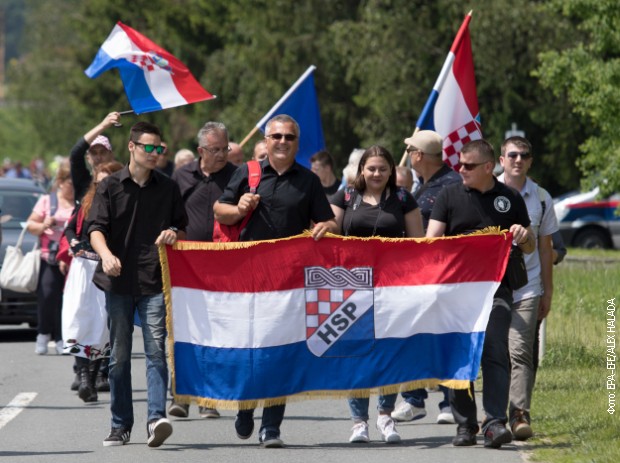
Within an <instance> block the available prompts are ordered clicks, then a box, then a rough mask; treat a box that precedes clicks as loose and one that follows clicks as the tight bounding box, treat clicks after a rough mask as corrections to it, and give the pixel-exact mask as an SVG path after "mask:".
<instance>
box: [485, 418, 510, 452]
mask: <svg viewBox="0 0 620 463" xmlns="http://www.w3.org/2000/svg"><path fill="white" fill-rule="evenodd" d="M510 442H512V434H511V433H510V431H508V429H506V426H505V425H504V424H502V423H501V422H499V421H495V422H493V423H491V424H490V425H489V426H488V427H487V429H486V431H485V432H484V446H485V447H488V448H491V449H498V448H500V447H501V446H502V444H509V443H510Z"/></svg>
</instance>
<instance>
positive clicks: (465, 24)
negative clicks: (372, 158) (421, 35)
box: [399, 10, 474, 166]
mask: <svg viewBox="0 0 620 463" xmlns="http://www.w3.org/2000/svg"><path fill="white" fill-rule="evenodd" d="M473 12H474V10H469V13H467V14H466V15H465V20H464V21H463V23H462V24H461V27H459V30H458V32H457V33H456V37H454V41H453V42H452V46H451V47H450V50H451V51H452V50H454V49H455V48H456V47H457V46H458V45H459V44H460V42H461V40H462V38H463V34H464V33H465V30H466V29H467V27H468V26H469V22H470V21H471V17H472V13H473ZM450 64H451V63H450V62H448V60H446V61H445V62H444V64H443V66H442V68H441V71H440V72H439V77H438V78H437V81H436V82H435V85H434V86H433V88H441V87H442V86H443V82H444V81H445V80H446V75H447V74H448V71H449V70H450ZM428 103H429V102H428V101H427V102H426V104H425V108H424V109H426V105H427V104H428ZM422 113H423V114H424V113H425V111H424V110H422ZM418 122H420V121H419V120H418ZM419 130H420V127H419V126H418V123H416V128H415V130H414V131H413V135H415V134H416V133H417V132H418V131H419ZM413 135H412V136H413ZM406 162H407V150H405V152H404V153H403V157H402V158H401V159H400V163H399V165H400V166H404V165H405V163H406Z"/></svg>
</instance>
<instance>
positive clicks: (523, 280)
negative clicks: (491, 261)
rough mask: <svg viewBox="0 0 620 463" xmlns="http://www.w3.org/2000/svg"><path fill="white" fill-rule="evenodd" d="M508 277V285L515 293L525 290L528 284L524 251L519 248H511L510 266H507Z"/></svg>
mask: <svg viewBox="0 0 620 463" xmlns="http://www.w3.org/2000/svg"><path fill="white" fill-rule="evenodd" d="M506 277H507V278H508V280H507V281H506V283H507V284H508V287H509V288H510V289H511V290H513V291H515V290H517V289H519V288H523V287H524V286H525V285H526V284H527V282H528V279H527V269H526V268H525V260H524V259H523V251H521V248H519V246H512V247H511V248H510V256H509V257H508V265H506Z"/></svg>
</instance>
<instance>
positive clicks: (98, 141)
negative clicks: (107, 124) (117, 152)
mask: <svg viewBox="0 0 620 463" xmlns="http://www.w3.org/2000/svg"><path fill="white" fill-rule="evenodd" d="M95 145H101V146H104V147H105V148H106V149H107V150H108V151H112V145H111V144H110V140H109V139H108V137H106V136H105V135H99V136H97V138H95V139H94V140H93V142H92V143H91V144H90V146H95Z"/></svg>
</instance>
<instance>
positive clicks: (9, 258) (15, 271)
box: [0, 228, 41, 293]
mask: <svg viewBox="0 0 620 463" xmlns="http://www.w3.org/2000/svg"><path fill="white" fill-rule="evenodd" d="M25 233H26V228H24V229H23V230H22V232H21V233H20V235H19V239H18V240H17V243H16V245H15V246H7V248H6V253H5V254H4V262H3V263H2V270H0V287H2V288H3V289H8V290H11V291H15V292H18V293H32V292H34V291H36V289H37V283H38V280H39V269H40V268H41V250H40V249H39V243H38V241H37V242H36V243H35V244H34V247H33V248H32V251H30V252H28V253H26V255H24V254H23V253H22V249H21V248H22V241H23V240H24V234H25Z"/></svg>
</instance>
